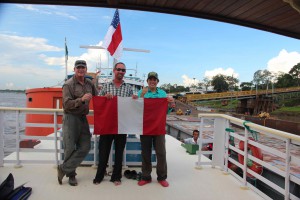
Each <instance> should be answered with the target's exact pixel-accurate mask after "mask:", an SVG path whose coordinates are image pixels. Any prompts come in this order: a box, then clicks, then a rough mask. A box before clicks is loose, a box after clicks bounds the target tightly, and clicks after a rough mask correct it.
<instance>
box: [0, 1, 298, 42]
mask: <svg viewBox="0 0 300 200" xmlns="http://www.w3.org/2000/svg"><path fill="white" fill-rule="evenodd" d="M1 2H6V3H29V4H49V5H74V6H93V7H106V8H120V9H130V10H141V11H150V12H159V13H168V14H176V15H183V16H190V17H196V18H203V19H209V20H215V21H220V22H226V23H231V24H236V25H241V26H245V27H250V28H255V29H259V30H264V31H268V32H272V33H276V34H280V35H284V36H288V37H292V38H296V39H300V14H299V13H300V3H299V2H300V1H298V0H268V1H263V0H250V1H243V0H238V1H237V0H215V1H212V0H163V1H154V0H143V1H132V0H123V1H117V0H98V1H91V0H86V1H82V0H30V1H29V0H2V1H1Z"/></svg>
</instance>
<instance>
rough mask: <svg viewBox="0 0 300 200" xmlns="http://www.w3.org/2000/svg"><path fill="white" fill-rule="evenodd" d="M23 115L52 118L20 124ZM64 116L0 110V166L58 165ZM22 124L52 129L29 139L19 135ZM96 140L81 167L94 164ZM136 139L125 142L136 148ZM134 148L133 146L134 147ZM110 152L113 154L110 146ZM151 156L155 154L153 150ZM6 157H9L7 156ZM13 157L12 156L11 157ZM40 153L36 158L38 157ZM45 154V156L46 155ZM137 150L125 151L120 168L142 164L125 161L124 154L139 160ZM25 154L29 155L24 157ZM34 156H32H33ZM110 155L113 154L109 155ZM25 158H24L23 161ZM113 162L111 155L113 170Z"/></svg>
mask: <svg viewBox="0 0 300 200" xmlns="http://www.w3.org/2000/svg"><path fill="white" fill-rule="evenodd" d="M8 114H9V115H10V116H11V115H15V117H14V121H11V120H7V119H6V117H5V116H7V115H8ZM26 114H38V115H41V116H42V115H52V116H53V123H41V122H35V123H23V122H22V123H20V116H21V115H26ZM62 115H63V110H62V109H46V108H11V107H0V141H1V142H0V166H3V165H4V164H5V163H12V164H15V167H21V166H22V164H25V163H30V164H31V163H36V164H55V165H57V164H59V163H62V162H63V153H64V150H63V142H62V140H63V138H62V130H61V128H62V124H61V123H59V121H60V120H58V117H59V116H62ZM89 116H93V111H90V112H89ZM20 124H24V126H25V127H43V128H53V133H52V134H50V135H48V136H36V135H34V136H30V135H24V133H21V131H20V129H21V125H20ZM6 126H11V127H14V131H13V133H14V134H8V133H7V132H5V127H6ZM90 129H91V133H93V129H94V125H93V124H90ZM98 139H99V136H97V135H92V137H91V142H92V147H91V150H90V152H89V154H88V155H87V157H86V158H85V160H84V161H83V162H82V164H87V165H92V166H96V165H97V162H98V161H97V160H98V159H97V158H98V157H97V155H98V142H97V141H98ZM11 140H13V141H14V142H13V143H14V145H13V146H12V145H9V146H8V145H6V144H7V143H8V141H11ZM28 140H29V141H42V142H41V144H42V145H39V144H37V145H36V146H35V147H34V148H21V146H20V141H28ZM138 141H139V140H138V139H137V138H136V137H130V136H129V137H128V139H127V143H130V142H131V144H132V145H136V143H137V142H138ZM135 148H136V147H135ZM24 152H32V153H30V154H26V155H25V154H22V153H24ZM111 152H114V149H113V147H112V149H111ZM153 153H154V151H153ZM7 154H9V155H7ZM12 154H13V155H12ZM37 154H39V155H37ZM46 154H47V156H46ZM138 154H140V150H135V149H134V148H133V149H129V150H126V149H125V150H124V155H123V156H124V158H125V159H123V165H124V166H131V165H132V166H139V165H141V161H139V160H138V161H137V160H134V159H132V160H131V161H130V162H127V161H126V155H127V156H129V157H130V156H131V158H132V157H134V156H135V157H138ZM28 155H32V156H29V157H26V156H28ZM33 155H34V156H33ZM110 155H112V153H111V154H110ZM25 157H26V158H25ZM112 165H113V159H112V156H110V158H109V167H110V168H112ZM153 165H156V161H153Z"/></svg>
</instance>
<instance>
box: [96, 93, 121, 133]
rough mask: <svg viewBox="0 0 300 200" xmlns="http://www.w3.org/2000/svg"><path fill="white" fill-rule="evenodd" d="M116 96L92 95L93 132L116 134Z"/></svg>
mask: <svg viewBox="0 0 300 200" xmlns="http://www.w3.org/2000/svg"><path fill="white" fill-rule="evenodd" d="M117 101H118V97H114V98H113V99H107V98H106V97H99V96H94V97H93V104H94V122H95V124H94V134H95V135H107V134H118V103H117Z"/></svg>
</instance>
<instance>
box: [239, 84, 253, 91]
mask: <svg viewBox="0 0 300 200" xmlns="http://www.w3.org/2000/svg"><path fill="white" fill-rule="evenodd" d="M252 86H253V83H252V82H241V84H240V88H241V90H242V91H249V90H251V88H252Z"/></svg>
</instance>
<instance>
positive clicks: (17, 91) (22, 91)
mask: <svg viewBox="0 0 300 200" xmlns="http://www.w3.org/2000/svg"><path fill="white" fill-rule="evenodd" d="M0 92H11V93H25V90H9V89H6V90H1V89H0Z"/></svg>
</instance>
